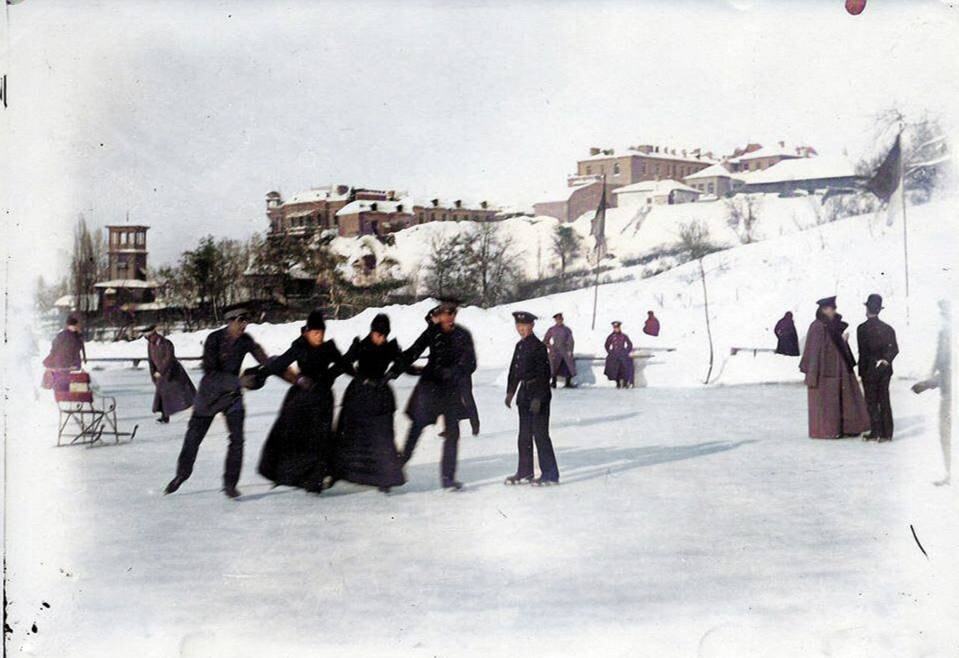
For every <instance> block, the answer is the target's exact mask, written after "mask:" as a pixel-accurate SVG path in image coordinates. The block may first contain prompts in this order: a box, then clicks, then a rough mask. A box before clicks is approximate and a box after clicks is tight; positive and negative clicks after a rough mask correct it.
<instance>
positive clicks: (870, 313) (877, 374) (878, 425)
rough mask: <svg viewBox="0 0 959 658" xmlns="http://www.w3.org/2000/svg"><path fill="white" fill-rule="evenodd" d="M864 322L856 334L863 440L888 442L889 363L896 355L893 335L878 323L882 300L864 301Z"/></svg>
mask: <svg viewBox="0 0 959 658" xmlns="http://www.w3.org/2000/svg"><path fill="white" fill-rule="evenodd" d="M865 306H866V321H865V322H863V323H862V324H861V325H859V327H858V328H857V330H856V339H857V342H858V343H859V376H860V377H861V378H862V387H863V393H865V396H866V408H867V409H869V424H870V430H869V433H868V434H867V435H865V436H864V437H863V438H864V439H866V440H869V441H892V407H891V406H890V404H889V380H890V379H892V361H893V359H895V358H896V355H897V354H899V345H898V343H896V332H895V330H894V329H893V328H892V327H890V326H889V325H888V324H886V323H885V322H883V321H882V320H880V319H879V312H880V311H881V310H882V308H883V307H882V297H881V296H879V295H877V294H872V295H869V298H868V299H866V304H865Z"/></svg>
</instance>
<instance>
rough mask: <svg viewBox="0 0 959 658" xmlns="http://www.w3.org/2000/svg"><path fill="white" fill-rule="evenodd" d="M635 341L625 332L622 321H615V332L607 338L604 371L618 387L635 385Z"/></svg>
mask: <svg viewBox="0 0 959 658" xmlns="http://www.w3.org/2000/svg"><path fill="white" fill-rule="evenodd" d="M632 351H633V341H631V340H630V339H629V336H627V335H626V334H624V333H623V328H622V323H621V322H614V323H613V333H611V334H610V335H609V336H608V337H607V338H606V369H605V370H604V371H603V373H604V374H605V375H606V377H607V378H609V379H610V380H612V381H614V382H616V388H629V387H631V386H632V385H633V357H632V356H630V352H632Z"/></svg>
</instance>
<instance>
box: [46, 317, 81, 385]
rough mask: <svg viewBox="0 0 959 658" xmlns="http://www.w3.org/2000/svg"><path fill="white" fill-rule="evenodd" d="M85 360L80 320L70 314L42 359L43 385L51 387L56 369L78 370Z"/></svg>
mask: <svg viewBox="0 0 959 658" xmlns="http://www.w3.org/2000/svg"><path fill="white" fill-rule="evenodd" d="M86 360H87V350H86V347H85V346H84V344H83V334H82V333H81V329H80V321H79V320H78V319H77V318H76V317H74V316H72V315H71V316H70V317H69V318H67V326H66V328H65V329H64V330H63V331H61V332H60V333H58V334H57V335H56V336H55V337H54V339H53V342H52V343H51V344H50V353H49V354H48V355H47V356H46V358H44V359H43V367H44V368H47V370H46V371H45V372H44V373H43V387H44V388H53V379H54V376H55V375H54V373H55V372H56V371H58V370H79V369H80V368H81V367H82V365H83V362H85V361H86Z"/></svg>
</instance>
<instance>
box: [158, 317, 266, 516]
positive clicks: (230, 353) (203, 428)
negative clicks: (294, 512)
mask: <svg viewBox="0 0 959 658" xmlns="http://www.w3.org/2000/svg"><path fill="white" fill-rule="evenodd" d="M223 317H224V318H225V319H226V320H227V325H226V326H225V327H223V328H222V329H218V330H216V331H214V332H213V333H211V334H210V335H209V336H207V337H206V342H204V343H203V378H202V379H201V380H200V388H199V390H198V391H197V394H196V398H195V399H194V401H193V415H192V416H190V424H189V425H187V430H186V436H184V437H183V448H182V449H181V450H180V457H179V458H178V459H177V467H176V476H175V477H174V478H173V479H172V480H170V483H169V484H167V486H166V489H165V490H164V491H163V493H164V494H171V493H173V492H174V491H176V490H177V489H179V488H180V485H182V484H183V483H184V482H186V481H187V479H188V478H189V477H190V475H191V474H192V473H193V464H194V463H196V455H197V451H199V449H200V443H201V442H202V441H203V437H205V436H206V433H207V432H208V431H210V425H211V424H213V417H214V416H216V415H217V414H219V413H222V414H223V415H224V416H225V417H226V426H227V428H228V429H229V431H230V435H229V440H230V443H229V446H228V447H227V451H226V465H225V466H224V471H223V493H225V494H226V495H227V497H228V498H238V497H239V496H240V492H239V491H238V490H237V488H236V485H237V483H238V482H239V481H240V469H241V468H242V467H243V419H244V417H245V415H246V412H245V410H244V409H243V388H242V386H241V384H240V368H241V367H242V366H243V359H244V358H245V357H246V355H247V354H252V355H253V357H254V358H255V359H256V360H257V361H258V362H259V363H260V364H262V365H265V364H266V362H267V356H266V352H264V351H263V348H262V347H260V346H259V345H258V344H257V342H256V341H255V340H253V337H252V336H250V334H248V333H246V327H247V325H248V324H249V323H250V315H249V312H248V311H247V310H246V309H242V308H237V309H233V310H232V311H227V313H226V314H225V315H224V316H223Z"/></svg>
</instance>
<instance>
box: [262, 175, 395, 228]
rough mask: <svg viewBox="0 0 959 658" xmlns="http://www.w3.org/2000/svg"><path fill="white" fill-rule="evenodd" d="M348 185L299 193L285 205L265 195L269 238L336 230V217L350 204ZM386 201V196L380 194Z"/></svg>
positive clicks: (275, 194) (274, 195) (279, 198)
mask: <svg viewBox="0 0 959 658" xmlns="http://www.w3.org/2000/svg"><path fill="white" fill-rule="evenodd" d="M352 194H353V190H351V189H350V187H349V186H348V185H328V186H326V187H317V188H313V189H311V190H306V191H304V192H299V193H297V194H294V195H293V196H292V197H290V199H289V200H287V201H284V200H283V196H282V195H281V194H280V193H279V192H276V191H273V192H268V193H267V195H266V216H267V219H269V221H270V231H269V232H270V234H271V235H276V234H280V233H285V234H287V235H296V234H305V233H310V232H313V231H315V230H324V229H328V228H336V213H337V212H338V211H339V210H340V209H341V208H343V206H345V205H346V204H347V203H349V202H350V201H352V200H353V199H352V198H351V196H352ZM383 194H384V197H383V198H385V192H384V193H383Z"/></svg>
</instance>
